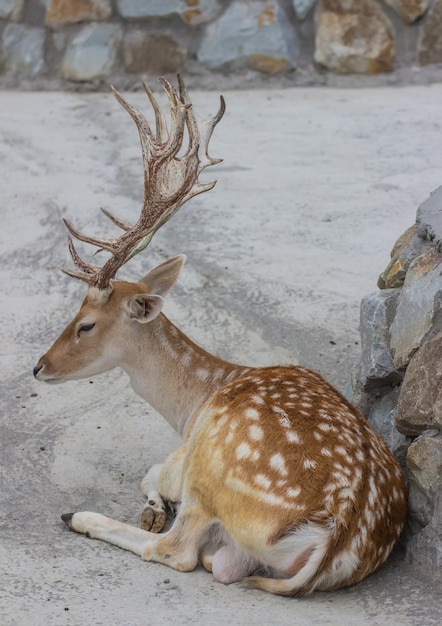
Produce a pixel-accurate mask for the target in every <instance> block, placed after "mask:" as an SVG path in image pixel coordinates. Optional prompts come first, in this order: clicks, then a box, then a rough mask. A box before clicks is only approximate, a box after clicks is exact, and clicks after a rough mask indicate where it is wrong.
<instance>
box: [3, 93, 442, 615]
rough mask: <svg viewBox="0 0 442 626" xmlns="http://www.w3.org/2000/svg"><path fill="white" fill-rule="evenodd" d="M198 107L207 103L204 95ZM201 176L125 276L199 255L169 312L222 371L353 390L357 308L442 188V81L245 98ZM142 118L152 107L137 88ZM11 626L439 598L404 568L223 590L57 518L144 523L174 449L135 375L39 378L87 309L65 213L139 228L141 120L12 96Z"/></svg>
mask: <svg viewBox="0 0 442 626" xmlns="http://www.w3.org/2000/svg"><path fill="white" fill-rule="evenodd" d="M192 95H193V101H194V104H195V106H196V108H197V110H199V111H200V112H201V113H203V114H211V113H212V112H214V111H215V110H216V108H217V95H216V94H215V93H214V92H206V93H201V92H196V93H193V94H192ZM224 95H225V97H226V100H227V107H228V112H227V114H226V117H225V119H224V120H223V121H222V122H221V124H220V125H219V127H218V128H217V131H216V134H215V136H214V138H213V142H212V144H213V145H212V154H213V155H214V156H219V157H223V158H224V162H223V163H222V164H221V165H219V166H217V167H216V168H211V169H212V171H207V172H206V174H205V178H206V180H209V179H210V178H211V177H214V178H217V179H218V181H219V182H218V185H217V186H216V187H215V189H214V190H213V191H212V192H210V193H209V194H206V195H205V196H200V197H199V198H197V199H195V200H194V201H193V202H192V203H191V204H190V205H189V206H186V207H184V208H183V209H182V210H181V212H180V214H178V215H177V216H176V217H175V218H174V219H173V220H172V221H171V222H170V223H169V224H168V225H167V226H166V227H164V228H163V231H162V232H161V233H158V235H157V236H156V237H155V239H154V242H153V244H152V250H151V251H146V252H144V253H143V254H141V255H140V256H139V257H137V258H136V259H134V260H133V261H132V262H131V264H130V265H129V266H128V267H127V268H125V269H124V271H122V272H121V276H122V277H127V278H129V277H132V278H136V277H137V276H139V275H141V274H143V273H145V272H146V271H147V269H148V268H150V267H152V266H153V265H154V263H156V262H158V261H160V260H162V259H165V258H166V257H167V256H172V255H175V254H177V253H185V254H187V256H188V261H187V265H186V267H185V270H184V272H183V274H182V278H181V279H180V282H179V284H178V285H177V286H176V288H175V290H174V292H173V293H172V295H171V297H170V298H169V301H168V303H167V308H166V312H167V313H168V314H169V316H170V317H171V318H172V320H173V321H174V322H175V323H177V324H178V325H179V326H181V328H183V330H185V332H187V333H188V334H189V335H190V336H191V337H193V339H194V340H196V341H197V342H198V343H200V344H202V345H204V346H205V347H206V348H208V349H209V350H211V351H214V352H216V353H217V354H219V355H221V356H222V357H224V358H229V359H231V360H234V361H239V362H242V363H249V364H250V363H254V364H257V365H258V364H259V365H264V364H272V363H277V362H288V361H290V362H299V363H302V364H304V365H308V366H310V367H313V368H315V369H317V370H319V371H320V372H321V373H322V374H323V375H324V376H325V377H326V378H328V379H329V380H330V381H332V382H333V383H334V384H335V385H337V386H338V387H339V388H340V389H341V390H343V389H344V388H345V386H346V383H347V381H348V378H349V374H350V370H351V367H352V365H353V363H354V362H355V360H356V359H357V355H358V351H359V346H358V340H359V336H358V312H359V311H358V310H359V302H360V299H361V297H362V296H363V295H364V294H367V293H369V292H371V291H374V290H375V289H376V280H377V276H378V274H379V273H380V272H381V271H382V270H383V269H384V267H385V265H386V264H387V262H388V259H389V251H390V249H391V246H392V244H393V243H394V241H395V239H396V238H397V237H398V236H399V235H400V234H401V233H402V232H403V231H404V230H405V229H406V228H407V227H408V226H409V225H411V224H412V223H413V221H414V218H415V212H416V209H417V207H418V205H419V204H420V202H422V201H423V200H425V198H426V197H427V196H428V194H429V193H430V192H431V191H432V190H433V189H434V188H435V187H437V186H438V185H440V184H441V182H442V150H441V142H442V128H441V123H442V122H441V106H440V103H441V101H442V85H433V86H413V87H396V88H392V87H383V88H378V89H373V88H372V89H359V90H353V89H346V90H344V89H343V90H333V89H322V88H311V89H303V88H298V89H287V90H271V91H266V90H258V91H235V92H228V93H225V94H224ZM130 100H131V102H133V103H134V104H135V105H136V106H139V107H144V108H145V109H146V110H147V109H148V107H147V103H146V102H145V97H144V96H143V95H142V94H141V93H137V94H131V95H130ZM0 134H1V140H0V173H1V209H0V215H1V225H2V226H1V229H0V246H1V247H0V254H1V265H0V277H1V282H2V285H3V287H2V290H1V295H0V299H1V307H2V309H1V310H2V315H1V318H0V331H1V344H0V345H1V368H2V373H3V376H2V383H1V384H2V395H1V403H2V405H1V415H0V428H1V439H0V476H1V500H0V537H1V543H0V553H1V556H0V623H1V624H2V626H60V625H64V624H71V625H73V626H74V625H75V626H83V625H84V626H86V625H87V626H89V625H97V626H99V625H106V626H109V625H112V626H116V625H124V626H138V625H142V624H156V625H158V626H160V625H161V624H166V623H170V624H177V625H182V624H188V623H191V624H193V625H198V624H211V625H213V626H217V625H221V624H230V625H232V626H242V625H249V624H256V623H260V624H269V623H271V624H277V625H278V626H283V625H286V624H287V625H288V624H290V625H292V624H297V625H299V626H304V625H305V626H310V625H315V624H318V625H319V624H321V625H342V624H349V625H351V626H368V625H370V626H374V625H379V626H381V625H382V626H384V625H385V624H388V625H389V626H399V625H400V626H417V625H422V626H431V625H432V624H440V623H441V620H442V609H441V589H440V586H439V587H438V586H437V585H436V583H434V582H433V581H432V579H431V578H425V577H423V576H422V575H421V574H420V573H418V572H417V571H416V570H415V569H414V568H413V567H412V566H411V565H410V564H408V563H406V562H404V561H403V560H402V559H401V558H400V556H399V555H396V557H395V558H393V559H392V560H390V562H389V564H388V565H387V566H386V567H384V568H383V569H381V570H380V571H379V572H378V573H376V574H375V575H373V576H372V577H370V578H369V579H367V580H366V581H365V582H363V583H362V584H360V585H358V586H356V587H354V588H352V589H348V590H343V591H339V592H333V593H315V594H314V595H312V596H311V597H309V598H306V599H300V600H297V599H287V598H281V597H273V596H270V595H267V594H265V593H263V592H260V591H251V590H249V589H247V588H244V587H243V586H241V585H231V586H223V585H221V584H219V583H215V582H214V581H213V579H212V576H211V575H210V574H208V573H207V572H205V571H203V570H201V569H198V570H196V571H195V572H193V573H189V574H182V573H178V572H175V571H173V570H170V569H168V568H166V567H164V566H162V565H157V564H150V563H144V562H142V561H141V560H140V559H138V558H137V557H136V556H134V555H132V554H130V553H128V552H124V551H122V550H119V549H117V548H114V547H112V546H109V545H106V544H103V543H100V542H96V541H92V540H87V539H86V538H85V537H83V536H80V535H76V534H73V533H70V532H68V531H67V530H66V528H65V526H64V525H63V524H62V522H61V521H60V514H61V513H63V512H69V511H75V510H85V509H89V510H95V511H98V512H101V513H105V514H107V515H109V516H111V517H114V518H117V519H120V520H124V521H128V522H131V523H138V519H139V515H140V512H141V509H142V504H143V502H142V498H141V493H140V491H139V481H140V479H141V478H142V477H143V476H144V474H145V472H146V470H147V469H148V467H149V466H150V465H152V464H153V463H156V462H159V461H161V460H162V459H164V458H165V456H166V455H167V454H168V453H169V452H170V451H171V450H172V449H173V448H174V446H176V445H177V443H178V437H177V435H176V434H175V433H173V432H172V431H171V429H170V427H169V426H168V424H167V423H166V422H165V421H164V420H162V419H161V418H160V417H159V416H158V415H156V414H155V413H154V412H153V411H152V410H151V409H150V407H149V406H147V405H146V404H145V403H143V402H142V401H141V400H140V399H139V398H138V397H137V396H135V394H134V392H133V391H132V390H131V389H130V388H129V386H128V381H127V379H126V377H125V375H123V374H121V373H120V372H112V373H110V374H106V375H103V376H101V377H97V378H95V379H94V380H91V381H87V380H86V381H81V382H78V383H67V384H66V385H62V386H58V387H53V386H45V385H44V384H42V383H37V382H36V381H34V379H33V378H32V368H33V366H34V365H35V363H36V362H37V359H38V357H39V356H40V354H42V353H43V352H45V351H46V349H47V348H48V347H49V345H50V344H51V343H52V341H53V340H54V339H55V337H56V336H57V335H58V333H59V332H60V331H61V330H62V328H63V327H64V325H65V324H66V323H67V322H68V321H69V319H70V318H71V316H72V315H73V313H74V312H75V311H76V309H77V308H78V306H79V304H80V301H81V298H82V294H83V293H84V286H83V285H82V284H81V283H79V282H77V281H74V280H72V279H69V278H68V277H66V276H65V275H63V274H61V273H60V272H59V271H58V270H59V268H62V267H70V266H71V261H70V259H69V256H68V252H67V246H66V241H65V235H66V233H65V230H64V227H63V224H62V221H61V218H62V217H63V216H68V217H69V218H70V219H72V221H73V222H74V223H75V225H76V226H78V227H79V228H80V229H81V230H84V231H86V232H88V233H95V234H99V235H100V236H104V235H109V234H110V233H111V232H112V227H111V226H110V225H109V224H108V223H107V222H106V220H105V218H104V217H103V216H102V215H100V212H99V210H98V209H99V207H100V206H103V207H106V208H108V209H109V210H111V211H112V212H113V213H116V214H117V215H119V216H121V217H123V218H124V219H128V220H131V219H132V220H134V219H136V215H137V211H138V208H139V206H140V201H141V194H142V176H141V164H140V156H139V145H138V139H137V134H136V130H135V127H134V126H133V123H132V121H131V120H130V118H129V117H128V116H127V114H126V113H125V112H124V111H123V110H122V109H120V107H119V106H118V104H117V103H116V102H115V101H114V99H113V98H112V96H111V95H108V94H90V95H87V94H60V93H26V94H25V93H13V92H1V93H0Z"/></svg>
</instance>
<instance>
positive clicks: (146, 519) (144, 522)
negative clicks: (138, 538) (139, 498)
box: [141, 505, 166, 533]
mask: <svg viewBox="0 0 442 626" xmlns="http://www.w3.org/2000/svg"><path fill="white" fill-rule="evenodd" d="M165 524H166V511H164V510H163V509H156V508H154V507H152V506H150V505H146V507H145V509H144V511H143V513H142V514H141V528H143V530H148V531H150V532H152V533H159V532H161V531H162V530H163V528H164V525H165Z"/></svg>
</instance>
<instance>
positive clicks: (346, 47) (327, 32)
mask: <svg viewBox="0 0 442 626" xmlns="http://www.w3.org/2000/svg"><path fill="white" fill-rule="evenodd" d="M319 7H320V8H319V11H318V14H317V25H316V40H315V46H316V49H315V55H314V59H315V62H316V63H318V64H319V65H321V66H323V67H325V68H327V69H329V70H332V71H333V72H336V73H338V74H378V73H381V72H389V71H391V70H392V69H393V65H394V37H393V33H392V28H391V25H390V23H389V21H388V20H387V18H386V17H385V15H384V14H383V13H382V11H381V9H380V8H379V5H378V4H377V3H376V2H375V1H374V0H346V1H345V2H343V1H342V0H322V1H321V4H320V5H319Z"/></svg>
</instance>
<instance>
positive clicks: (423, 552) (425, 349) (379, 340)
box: [352, 187, 442, 574]
mask: <svg viewBox="0 0 442 626" xmlns="http://www.w3.org/2000/svg"><path fill="white" fill-rule="evenodd" d="M378 287H379V288H380V290H379V291H377V292H375V293H372V294H370V295H368V296H366V297H365V298H363V300H362V303H361V329H360V330H361V346H362V357H361V362H360V363H359V364H358V365H357V367H356V368H355V370H354V374H353V381H352V392H353V397H352V400H353V402H354V404H356V405H357V406H358V407H359V408H360V409H361V411H362V412H363V413H364V414H365V416H366V417H367V418H368V420H369V421H370V422H371V423H372V425H373V426H374V427H375V428H376V429H377V430H378V431H379V432H380V433H381V434H382V435H383V437H384V438H385V439H386V441H387V442H388V444H389V445H390V447H391V448H392V449H393V451H394V452H395V453H396V455H397V457H398V458H399V460H400V462H401V463H402V466H403V467H404V469H405V472H406V475H407V478H408V481H409V524H408V537H407V538H406V549H407V552H408V555H409V557H410V558H411V559H412V560H413V561H415V562H417V563H420V564H422V565H425V566H427V567H428V566H430V567H431V568H433V569H434V571H435V572H437V571H439V574H440V573H441V571H442V570H441V568H442V358H441V357H442V187H439V188H438V189H436V191H435V192H434V193H433V194H432V195H431V196H430V197H429V198H428V199H427V200H426V201H425V202H423V204H422V205H421V206H420V207H419V209H418V211H417V219H416V224H414V225H413V226H412V227H410V228H409V229H408V230H407V231H406V232H405V233H404V234H403V235H402V236H401V237H400V238H399V240H398V241H397V243H396V245H395V246H394V248H393V251H392V254H391V261H390V263H389V264H388V266H387V268H386V269H385V271H384V272H383V273H382V274H381V276H380V277H379V281H378Z"/></svg>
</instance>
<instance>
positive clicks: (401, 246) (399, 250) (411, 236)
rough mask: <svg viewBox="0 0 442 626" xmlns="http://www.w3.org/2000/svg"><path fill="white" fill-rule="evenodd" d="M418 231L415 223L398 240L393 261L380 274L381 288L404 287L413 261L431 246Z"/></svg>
mask: <svg viewBox="0 0 442 626" xmlns="http://www.w3.org/2000/svg"><path fill="white" fill-rule="evenodd" d="M416 231H417V227H416V225H415V224H414V225H413V226H411V227H410V228H408V229H407V230H406V231H405V232H404V233H403V234H402V235H401V236H400V237H399V239H398V240H397V241H396V243H395V245H394V247H393V250H392V251H391V261H390V263H389V264H388V265H387V267H386V268H385V270H384V271H383V272H382V274H381V275H380V276H379V279H378V287H379V289H395V288H398V287H402V286H403V284H404V281H405V276H406V274H407V272H408V268H409V267H410V265H411V263H412V262H413V261H414V259H415V258H416V257H418V256H420V255H421V254H423V253H424V252H425V251H426V250H427V248H428V247H429V245H430V243H429V242H428V241H425V240H423V239H422V238H421V237H420V236H419V235H418V234H417V232H416Z"/></svg>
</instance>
